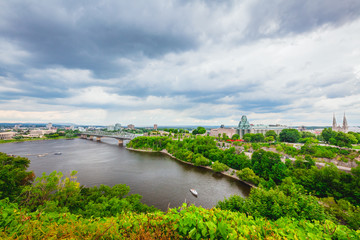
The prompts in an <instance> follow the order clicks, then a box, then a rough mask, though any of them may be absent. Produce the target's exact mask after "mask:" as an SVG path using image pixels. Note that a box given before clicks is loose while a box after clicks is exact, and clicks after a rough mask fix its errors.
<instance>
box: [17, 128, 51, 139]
mask: <svg viewBox="0 0 360 240" xmlns="http://www.w3.org/2000/svg"><path fill="white" fill-rule="evenodd" d="M50 133H56V129H49V130H39V129H37V130H31V131H30V133H29V134H28V135H24V137H43V136H44V135H45V134H50Z"/></svg>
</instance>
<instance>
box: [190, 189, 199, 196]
mask: <svg viewBox="0 0 360 240" xmlns="http://www.w3.org/2000/svg"><path fill="white" fill-rule="evenodd" d="M190 192H191V193H192V194H193V195H194V196H195V197H197V195H198V193H197V191H196V190H195V189H192V188H191V189H190Z"/></svg>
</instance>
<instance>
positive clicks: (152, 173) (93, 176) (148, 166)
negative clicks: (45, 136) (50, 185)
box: [0, 138, 250, 210]
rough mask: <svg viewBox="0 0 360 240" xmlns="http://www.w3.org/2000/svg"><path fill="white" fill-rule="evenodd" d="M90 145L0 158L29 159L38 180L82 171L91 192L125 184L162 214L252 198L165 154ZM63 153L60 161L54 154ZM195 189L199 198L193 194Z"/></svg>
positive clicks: (42, 145) (32, 146)
mask: <svg viewBox="0 0 360 240" xmlns="http://www.w3.org/2000/svg"><path fill="white" fill-rule="evenodd" d="M102 141H103V142H95V141H90V140H85V139H74V140H65V139H61V140H48V141H32V142H21V143H6V144H0V152H5V153H7V154H14V155H18V156H22V157H27V158H29V159H30V160H31V164H30V166H29V170H33V171H34V172H35V174H36V176H40V175H41V174H42V173H43V172H46V173H50V172H52V171H54V170H56V171H61V172H62V173H64V174H67V175H69V174H70V172H71V171H72V170H76V171H78V173H77V177H78V181H79V182H80V184H82V185H85V186H87V187H91V186H95V185H97V186H98V185H100V184H105V185H109V186H113V185H115V184H120V183H122V184H126V185H128V186H129V187H130V189H131V191H130V193H137V194H140V195H142V196H143V199H142V202H143V203H146V204H148V205H153V206H155V207H157V208H159V209H161V210H166V209H167V208H168V206H170V207H178V206H180V205H181V204H182V203H183V202H185V201H186V202H187V203H193V204H195V205H196V206H202V207H205V208H211V207H213V206H215V205H216V203H217V202H218V201H219V200H223V199H224V197H229V196H231V195H234V194H237V195H240V196H243V197H246V196H248V195H249V192H250V188H249V187H248V186H247V185H245V184H243V183H241V182H239V181H237V180H235V179H232V178H229V177H226V176H223V175H221V174H217V173H214V172H212V171H210V170H207V169H203V168H199V167H194V166H190V165H187V164H184V163H181V162H179V161H177V160H174V159H172V158H170V157H168V156H166V155H163V154H161V153H143V152H133V151H129V150H127V149H125V148H124V147H119V146H117V145H116V143H117V141H116V140H115V139H109V138H103V139H102ZM57 152H61V153H62V154H61V155H54V153H57ZM190 188H194V189H196V190H197V192H198V197H197V198H196V197H194V196H193V195H192V194H191V193H190V191H189V189H190Z"/></svg>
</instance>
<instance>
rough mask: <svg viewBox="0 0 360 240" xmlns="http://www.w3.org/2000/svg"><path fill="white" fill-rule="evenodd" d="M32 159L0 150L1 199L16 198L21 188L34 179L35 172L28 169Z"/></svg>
mask: <svg viewBox="0 0 360 240" xmlns="http://www.w3.org/2000/svg"><path fill="white" fill-rule="evenodd" d="M29 164H30V160H29V159H27V158H23V157H13V156H9V155H7V154H5V153H1V152H0V199H3V198H6V197H8V198H10V199H11V200H13V199H15V198H16V197H17V196H18V195H19V194H20V192H21V190H22V189H23V188H24V187H25V186H27V185H30V184H31V182H32V181H33V180H34V176H35V175H34V173H33V172H28V171H26V170H27V168H28V166H29Z"/></svg>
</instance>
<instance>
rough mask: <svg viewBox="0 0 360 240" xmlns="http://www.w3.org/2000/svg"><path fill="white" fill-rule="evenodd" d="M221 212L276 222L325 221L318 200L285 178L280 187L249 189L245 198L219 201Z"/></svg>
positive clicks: (323, 210)
mask: <svg viewBox="0 0 360 240" xmlns="http://www.w3.org/2000/svg"><path fill="white" fill-rule="evenodd" d="M217 206H218V207H220V208H221V209H224V210H230V211H238V212H242V213H246V214H248V215H250V216H254V217H266V218H268V219H271V220H277V219H279V218H282V217H288V218H295V219H297V220H300V219H307V220H325V219H327V218H328V217H327V215H326V214H325V209H324V207H323V206H321V205H320V204H319V203H318V199H317V198H316V197H313V196H309V195H306V194H305V192H304V189H303V188H302V187H301V186H299V185H296V184H294V183H293V182H292V180H291V178H287V179H286V180H285V181H284V182H283V183H282V184H281V185H279V186H277V187H275V188H271V189H269V190H267V189H265V188H253V189H252V190H251V194H250V195H249V197H248V198H246V199H244V198H241V197H239V196H232V197H230V198H229V199H225V200H224V201H222V202H221V201H220V202H219V203H218V205H217Z"/></svg>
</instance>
